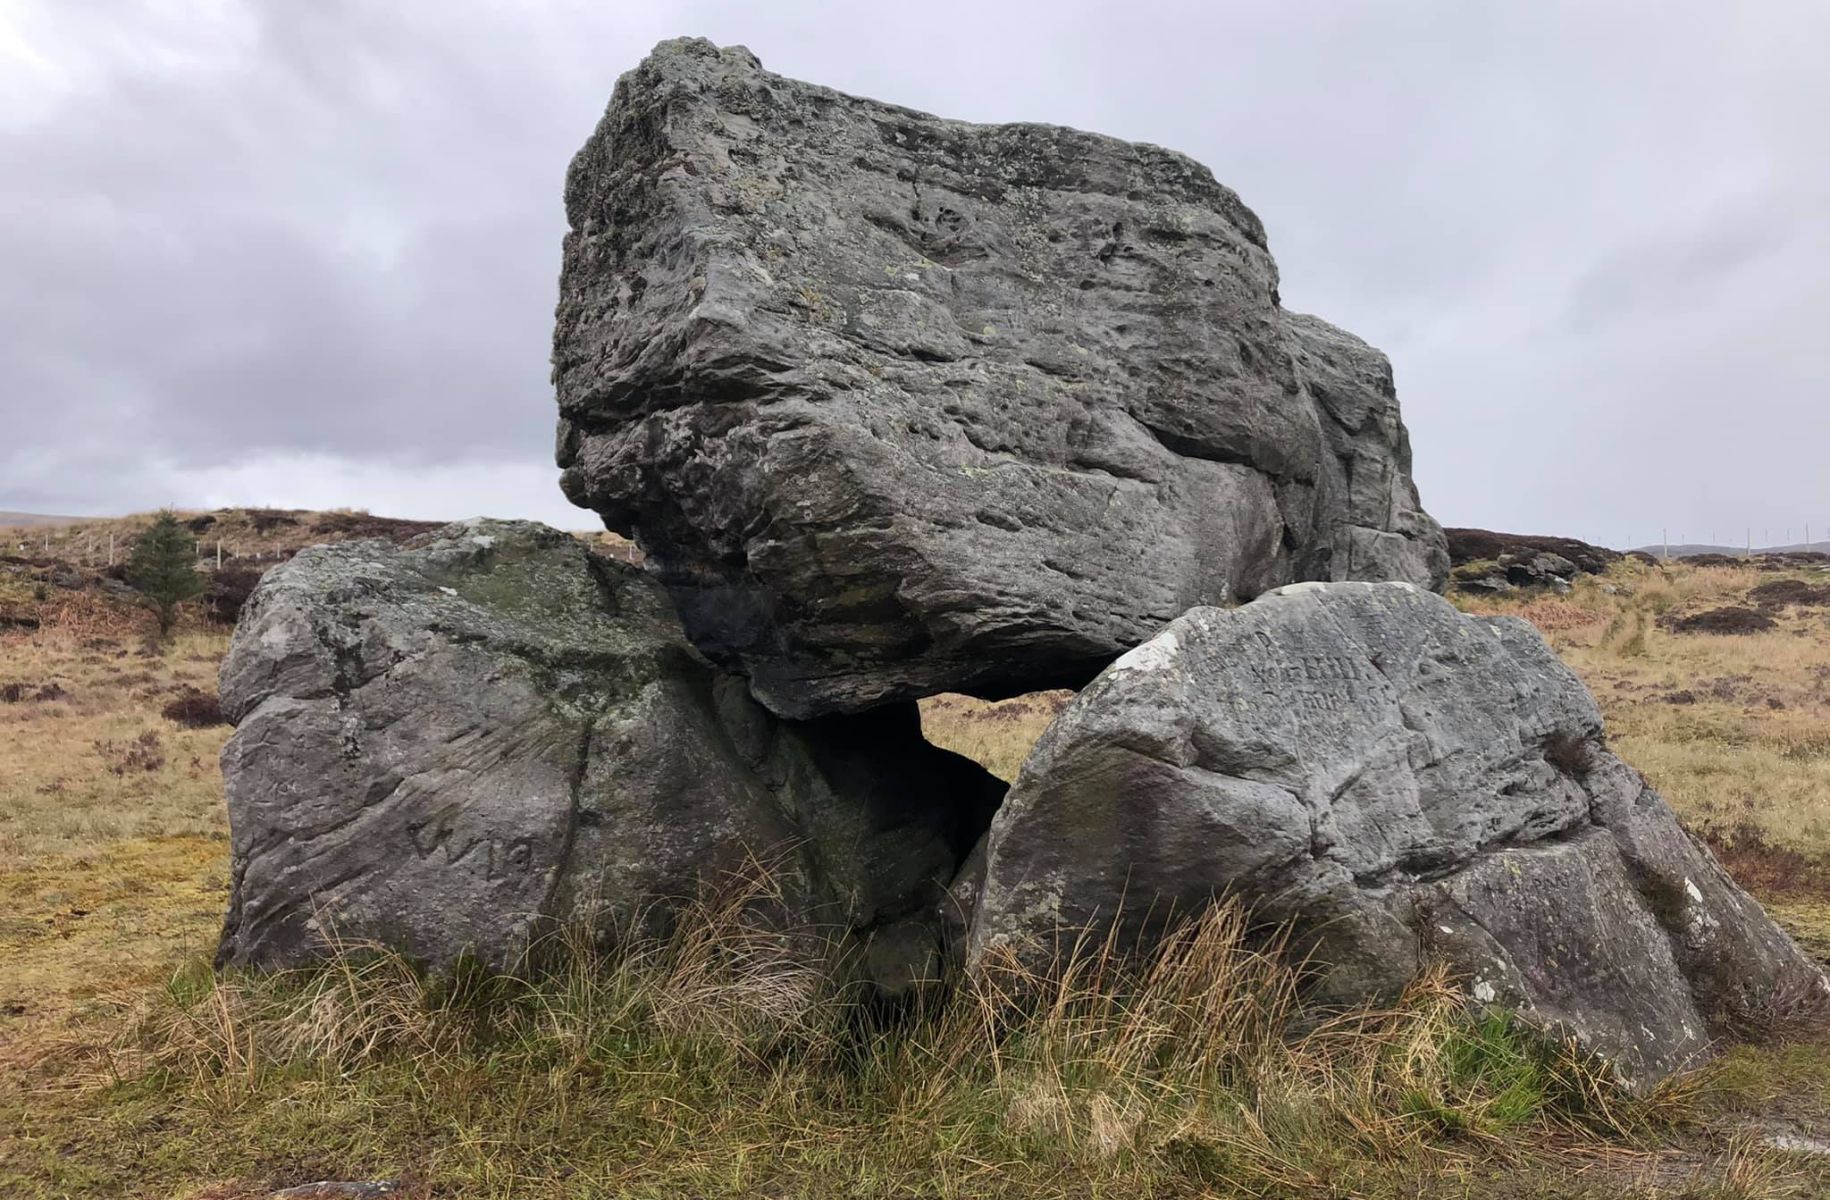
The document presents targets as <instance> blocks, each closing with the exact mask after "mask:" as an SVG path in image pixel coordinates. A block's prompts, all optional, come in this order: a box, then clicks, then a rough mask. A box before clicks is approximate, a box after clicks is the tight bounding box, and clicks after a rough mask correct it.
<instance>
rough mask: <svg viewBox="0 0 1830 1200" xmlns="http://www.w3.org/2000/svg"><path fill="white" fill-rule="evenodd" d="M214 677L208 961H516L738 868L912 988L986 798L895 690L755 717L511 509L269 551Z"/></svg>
mask: <svg viewBox="0 0 1830 1200" xmlns="http://www.w3.org/2000/svg"><path fill="white" fill-rule="evenodd" d="M221 697H222V704H223V710H224V712H225V713H226V714H227V715H228V716H229V717H230V718H231V719H232V720H233V721H235V722H236V724H237V729H236V731H235V735H234V736H233V737H232V738H231V739H230V741H229V744H228V746H227V747H226V748H225V750H224V751H223V760H222V761H223V777H224V784H225V787H226V790H227V794H228V804H229V817H230V825H231V831H232V842H233V846H232V850H233V867H232V899H231V905H230V911H229V915H228V920H227V923H226V927H225V930H224V933H223V939H222V945H221V948H220V951H219V962H220V963H222V964H237V965H242V964H257V965H269V966H271V965H285V964H293V963H299V962H304V961H309V960H311V959H313V958H316V957H318V956H319V955H321V954H323V953H325V951H326V950H327V949H328V948H329V946H330V944H331V941H332V940H333V938H336V937H341V938H347V939H364V940H375V941H379V942H382V943H384V944H387V945H389V946H392V947H394V948H396V949H399V950H401V951H403V952H405V953H407V954H409V955H411V956H413V957H414V958H417V959H420V960H423V961H425V962H427V963H428V964H431V965H433V966H438V967H442V966H448V965H450V964H452V963H453V962H455V961H456V960H458V959H459V958H460V957H461V956H464V955H466V954H469V955H474V956H475V957H476V958H477V959H478V960H480V961H481V962H483V963H485V964H487V965H489V966H491V967H497V968H502V967H509V966H513V965H515V964H516V963H517V962H519V961H520V959H521V957H522V956H523V954H524V953H525V951H526V950H527V948H528V946H529V945H530V943H531V942H532V940H533V939H535V938H536V937H537V936H538V934H539V933H540V932H541V931H542V930H543V929H545V928H547V927H550V926H551V925H553V924H555V923H559V922H584V923H595V924H598V925H600V926H601V927H603V928H604V929H605V930H606V931H608V930H609V929H611V928H612V927H613V926H617V925H619V924H620V923H623V922H627V921H628V920H630V919H631V918H632V916H633V915H634V914H636V913H637V912H638V911H648V910H652V911H653V912H654V913H656V914H664V913H665V912H666V911H667V909H668V906H669V904H670V903H672V902H675V901H678V900H682V899H686V898H688V897H690V896H693V895H695V894H698V893H700V892H701V891H702V890H703V887H704V886H705V885H707V884H708V883H713V882H715V881H716V880H717V879H718V878H719V877H720V876H722V875H727V874H734V873H739V872H741V871H743V870H745V869H747V867H748V866H749V863H750V860H751V859H752V858H754V859H756V860H759V861H763V862H766V863H768V864H770V865H772V866H773V867H774V868H775V871H776V884H777V886H778V887H779V888H780V890H781V897H780V906H781V910H782V911H781V913H780V914H779V915H780V919H782V920H783V921H784V922H789V923H792V924H793V925H795V926H810V925H821V926H830V927H833V928H836V929H838V930H840V931H844V932H846V933H847V934H848V936H852V937H855V938H856V939H857V940H858V941H859V943H860V945H861V948H862V949H864V950H865V951H866V952H867V954H866V957H868V959H869V961H870V963H871V965H872V967H873V969H874V970H877V971H879V972H880V973H881V978H882V979H883V980H884V981H885V982H886V983H887V984H888V985H890V986H892V987H897V986H904V985H906V984H907V983H909V982H911V981H913V980H914V979H916V978H917V977H920V976H924V975H928V976H931V975H932V974H933V970H932V964H933V961H934V959H935V957H936V956H937V955H938V954H939V953H940V945H941V942H940V939H941V937H942V929H941V923H940V920H941V918H940V905H941V903H942V900H943V899H944V896H945V889H946V886H947V884H948V883H949V881H950V880H951V879H952V877H953V876H954V874H955V873H956V871H957V868H958V866H959V863H960V862H961V860H962V859H963V858H964V856H965V854H966V852H967V851H968V850H970V848H971V847H972V845H973V844H974V842H975V841H976V840H977V838H978V837H979V836H980V835H981V833H982V832H983V830H984V828H985V826H986V824H987V822H988V821H989V819H990V814H991V811H992V810H993V808H995V806H996V804H997V802H998V799H999V797H1000V796H1001V794H1002V790H1003V787H1002V784H1000V783H999V782H998V781H997V780H996V779H994V778H993V777H992V776H991V775H990V774H989V773H987V772H985V771H984V770H983V769H982V768H979V767H978V766H976V765H975V764H972V763H970V762H969V761H967V760H966V759H963V758H960V757H959V756H957V755H953V754H950V753H948V752H946V751H943V750H940V749H938V748H936V747H933V746H930V745H928V744H927V743H926V742H925V741H923V740H922V738H921V732H920V724H919V720H920V718H919V714H917V713H916V711H915V710H914V706H913V705H894V706H888V707H885V708H883V709H879V710H876V711H873V712H871V713H867V714H863V715H860V716H849V717H848V716H835V717H829V718H824V719H821V720H818V721H812V722H806V723H800V724H795V723H789V722H784V721H782V720H780V719H778V718H776V717H774V716H772V715H771V714H769V713H768V712H767V711H765V710H764V709H763V708H762V707H761V706H760V705H758V704H756V703H755V702H754V701H753V700H751V699H750V697H749V694H748V692H747V690H746V689H745V687H744V686H743V683H742V681H741V680H738V679H735V678H733V677H731V676H728V675H725V674H723V673H721V672H719V671H717V670H716V669H715V668H713V667H712V666H710V665H709V664H708V663H706V662H705V661H704V659H703V658H702V657H701V656H700V655H699V654H698V653H697V652H696V651H695V650H693V649H692V647H691V646H690V644H689V643H688V642H687V641H686V640H685V637H684V635H683V634H682V633H681V631H680V627H679V622H678V620H677V618H676V617H675V616H674V614H673V610H672V608H671V607H670V605H669V603H668V600H667V597H666V595H665V593H664V592H663V591H662V590H661V588H660V587H659V586H658V585H657V584H656V583H654V581H653V580H651V579H649V578H648V577H647V576H645V575H644V574H642V572H641V571H639V570H637V569H635V568H633V567H629V566H626V565H624V564H622V563H618V562H614V561H611V560H608V559H605V558H600V557H597V556H594V555H591V554H589V553H588V552H587V551H586V550H585V548H584V547H583V545H582V544H581V543H579V542H578V541H577V540H576V539H574V538H571V537H569V536H567V535H565V534H562V533H558V532H556V531H554V530H550V529H547V528H545V527H543V526H538V525H531V524H526V523H512V522H483V521H476V522H466V523H462V524H458V525H453V526H449V527H447V528H445V529H443V530H440V531H439V532H437V533H436V534H432V535H427V536H425V537H422V538H419V539H416V540H415V541H413V542H410V543H408V545H407V546H406V547H405V548H400V547H396V546H394V545H391V544H389V543H386V542H351V543H343V544H339V545H334V546H319V547H314V548H312V549H310V550H307V551H304V552H303V553H301V554H299V555H298V556H297V557H295V558H294V559H292V560H291V561H290V562H288V563H286V564H284V565H282V566H279V567H276V568H274V569H273V570H272V571H270V572H269V573H268V574H267V575H266V577H265V578H264V579H263V580H262V582H261V584H260V587H259V588H258V589H257V590H256V592H255V593H254V595H253V597H252V598H251V599H250V601H249V603H248V606H247V609H246V611H245V612H244V613H243V615H242V618H241V622H240V624H239V625H238V626H237V628H236V631H235V638H234V642H233V644H232V646H231V648H230V651H229V654H228V657H227V658H226V659H225V661H224V663H223V667H222V677H221ZM891 929H893V930H894V935H893V937H887V938H885V939H884V940H883V942H882V944H881V945H878V944H876V943H877V941H878V934H879V932H880V931H883V930H891ZM924 938H925V942H924V940H923V939H924ZM896 954H900V955H903V956H904V957H903V958H902V959H900V960H896V959H895V958H894V956H895V955H896Z"/></svg>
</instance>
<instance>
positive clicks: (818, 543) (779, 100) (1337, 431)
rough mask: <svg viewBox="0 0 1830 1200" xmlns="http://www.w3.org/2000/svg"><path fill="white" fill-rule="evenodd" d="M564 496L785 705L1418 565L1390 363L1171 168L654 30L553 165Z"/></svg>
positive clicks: (1017, 684)
mask: <svg viewBox="0 0 1830 1200" xmlns="http://www.w3.org/2000/svg"><path fill="white" fill-rule="evenodd" d="M566 211H567V217H568V220H569V222H570V226H571V228H570V232H569V233H568V234H567V236H566V241H565V258H564V267H563V273H562V275H561V280H560V297H559V306H558V318H557V326H556V330H555V334H554V348H553V371H554V380H555V383H556V386H557V390H558V397H559V407H560V413H561V418H560V423H559V436H558V450H557V453H558V460H559V464H560V466H561V467H563V468H564V475H563V485H564V487H565V490H566V493H567V495H568V496H569V497H571V499H572V500H573V501H574V502H575V503H578V504H580V505H583V506H586V507H589V508H592V509H594V510H596V511H597V512H598V513H599V514H600V515H601V516H602V518H603V520H604V521H605V523H606V524H607V525H608V526H609V527H610V528H612V529H616V530H618V531H620V532H624V533H627V534H630V535H631V536H633V537H634V538H635V539H636V540H637V541H639V542H640V543H641V546H642V548H643V550H644V551H645V552H646V554H647V555H648V559H649V562H650V563H651V564H652V565H653V567H654V568H655V569H656V570H657V572H658V573H659V575H660V578H661V579H662V580H663V582H664V583H665V585H666V586H667V588H668V590H669V592H670V593H671V594H672V596H673V598H674V600H675V602H676V604H677V606H678V609H679V611H680V614H681V617H682V619H683V620H684V622H685V626H686V630H687V633H688V635H689V636H690V637H691V639H692V640H693V641H694V642H695V643H696V644H697V645H698V646H699V647H700V649H701V650H703V651H704V652H705V653H706V654H707V655H709V656H710V657H711V658H712V659H713V660H715V661H716V662H717V663H718V664H719V665H721V666H723V667H725V668H727V669H731V670H735V671H738V672H741V673H743V674H744V675H746V676H747V677H749V678H750V680H751V684H752V688H753V690H754V692H755V694H756V696H757V697H758V698H759V699H760V700H761V701H762V702H763V703H764V704H765V705H767V706H768V707H769V708H770V709H772V710H773V711H775V712H777V713H779V714H782V715H785V716H792V717H803V716H808V715H812V714H817V713H828V712H853V711H859V710H862V709H864V708H867V707H870V706H872V705H874V704H877V703H880V702H884V701H887V700H895V699H901V698H907V697H917V696H922V695H928V694H931V693H934V692H938V691H943V690H966V691H972V692H976V693H978V694H981V695H987V696H995V695H999V694H1006V693H1010V692H1016V691H1024V690H1029V689H1034V688H1040V687H1048V686H1056V685H1063V684H1071V685H1079V684H1082V683H1084V682H1086V680H1088V679H1090V678H1091V677H1092V676H1093V675H1094V674H1096V673H1097V672H1098V671H1099V670H1100V669H1101V668H1103V667H1104V666H1105V665H1106V664H1107V663H1109V662H1110V661H1111V660H1112V659H1113V658H1115V657H1116V656H1117V655H1119V654H1120V653H1122V652H1123V651H1125V650H1127V649H1129V648H1130V647H1131V646H1133V645H1136V644H1137V643H1138V642H1141V641H1143V640H1144V639H1145V638H1147V637H1149V636H1150V634H1151V633H1153V632H1154V631H1155V630H1156V629H1157V628H1159V627H1160V626H1161V625H1162V624H1163V623H1164V622H1166V621H1169V620H1171V619H1172V618H1174V617H1176V616H1178V615H1179V614H1180V613H1182V612H1183V611H1185V610H1186V609H1188V608H1189V607H1191V606H1195V605H1204V604H1221V603H1231V602H1236V601H1239V600H1245V599H1249V598H1251V597H1253V596H1256V595H1258V594H1259V593H1260V592H1263V591H1265V590H1266V589H1268V588H1271V587H1274V586H1277V585H1279V584H1283V583H1286V582H1289V581H1291V580H1297V579H1342V578H1364V579H1401V580H1407V581H1411V582H1415V583H1419V584H1423V585H1425V586H1440V584H1441V581H1442V578H1443V576H1444V573H1445V572H1446V570H1447V558H1446V552H1445V550H1444V547H1443V541H1442V535H1441V532H1440V530H1439V529H1438V528H1437V527H1436V525H1435V523H1434V522H1433V521H1431V520H1430V519H1429V518H1428V517H1427V516H1426V515H1424V513H1423V511H1422V510H1421V509H1420V508H1419V506H1418V502H1417V494H1416V490H1415V488H1414V487H1413V486H1412V484H1411V480H1410V474H1409V471H1410V462H1409V449H1408V446H1407V442H1406V436H1405V432H1404V427H1403V425H1402V423H1401V422H1400V420H1399V417H1398V408H1397V402H1396V399H1395V393H1394V391H1393V387H1392V380H1391V369H1390V366H1389V364H1387V362H1386V360H1385V359H1384V357H1383V356H1382V355H1380V354H1379V353H1378V352H1377V351H1376V350H1374V349H1372V348H1371V347H1369V346H1367V345H1366V344H1364V343H1363V342H1360V341H1358V340H1357V339H1355V338H1353V337H1351V336H1350V335H1348V334H1345V333H1343V332H1341V331H1340V330H1337V329H1334V328H1332V327H1331V326H1329V325H1327V324H1325V323H1324V322H1321V321H1318V320H1316V319H1314V318H1310V317H1299V316H1296V315H1294V314H1290V313H1286V312H1285V311H1284V310H1283V308H1282V307H1281V305H1280V303H1279V299H1278V290H1277V282H1278V281H1277V269H1276V266H1275V264H1274V263H1273V261H1272V259H1271V255H1270V252H1269V250H1268V249H1267V248H1266V241H1265V234H1264V229H1263V227H1262V226H1261V225H1260V224H1259V221H1258V218H1257V217H1256V216H1254V215H1253V214H1252V212H1251V210H1249V209H1248V208H1246V206H1245V205H1244V204H1243V203H1241V202H1240V200H1239V197H1238V196H1236V195H1235V194H1234V193H1233V192H1232V191H1230V190H1229V189H1227V188H1225V187H1223V186H1221V185H1220V184H1219V183H1217V182H1216V181H1215V180H1214V177H1213V175H1212V174H1211V173H1210V172H1209V171H1208V170H1207V169H1206V168H1205V167H1203V166H1201V165H1200V164H1198V163H1196V162H1193V161H1191V160H1190V159H1188V158H1185V157H1183V156H1182V155H1180V154H1176V153H1173V152H1171V151H1168V150H1164V149H1161V148H1158V147H1155V146H1149V145H1139V144H1133V143H1128V142H1122V141H1118V140H1115V139H1113V138H1108V137H1100V136H1096V135H1093V134H1087V133H1081V132H1077V131H1075V130H1071V129H1063V128H1058V127H1054V126H1048V125H970V124H965V123H962V122H958V121H948V120H942V119H939V118H936V117H932V116H928V115H925V114H922V113H918V112H913V111H910V110H908V109H904V108H897V107H894V106H892V105H888V104H881V103H877V102H874V101H870V100H863V99H859V98H856V97H853V96H847V95H843V94H841V93H839V92H835V91H831V90H828V89H826V88H821V87H815V86H812V85H809V84H805V83H800V82H796V81H794V80H789V79H784V78H782V77H781V76H778V75H773V74H770V73H768V72H766V71H764V70H763V69H762V67H761V65H760V64H759V63H758V62H757V60H756V59H755V58H754V57H753V56H751V55H750V53H749V52H748V51H746V50H743V49H742V48H726V49H720V48H718V47H715V46H713V45H711V44H710V43H708V42H705V41H699V40H680V41H673V42H667V43H663V44H662V45H661V46H660V47H658V48H657V49H656V50H655V52H654V53H653V55H651V56H650V57H649V58H648V59H647V60H646V61H644V62H643V63H642V64H641V65H640V66H639V67H638V68H637V69H635V70H634V71H632V72H630V73H629V74H627V75H625V76H624V77H623V78H622V79H621V81H620V82H619V83H618V84H617V87H616V91H615V94H614V96H613V98H612V100H611V102H610V106H609V109H608V111H607V112H606V114H605V115H604V118H603V120H602V122H601V123H600V124H599V126H598V128H597V131H596V132H595V133H594V134H593V135H592V137H591V139H590V140H589V142H588V143H587V144H586V145H585V147H584V148H583V149H582V150H581V151H580V152H579V154H578V156H577V158H576V159H575V160H574V161H573V163H572V167H571V170H570V172H569V174H568V177H567V182H566Z"/></svg>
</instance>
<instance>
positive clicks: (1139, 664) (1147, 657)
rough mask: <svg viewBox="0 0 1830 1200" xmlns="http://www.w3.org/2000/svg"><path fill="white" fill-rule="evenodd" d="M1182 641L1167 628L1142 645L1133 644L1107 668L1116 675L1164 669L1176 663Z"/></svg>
mask: <svg viewBox="0 0 1830 1200" xmlns="http://www.w3.org/2000/svg"><path fill="white" fill-rule="evenodd" d="M1181 648H1182V643H1181V640H1180V639H1178V638H1177V637H1176V635H1175V633H1174V632H1173V631H1171V630H1168V629H1165V630H1164V631H1163V632H1161V633H1159V634H1157V635H1156V636H1155V637H1153V638H1151V639H1150V640H1149V641H1147V642H1145V643H1144V644H1143V645H1141V646H1133V647H1132V648H1131V649H1130V650H1127V651H1126V652H1125V653H1124V654H1121V655H1120V656H1119V658H1118V661H1117V662H1115V663H1113V664H1112V665H1111V666H1110V667H1107V668H1106V670H1107V671H1108V672H1110V673H1112V674H1114V675H1116V674H1117V673H1119V672H1120V671H1163V670H1167V669H1168V668H1169V667H1171V666H1173V665H1175V660H1176V653H1177V652H1178V651H1179V650H1181Z"/></svg>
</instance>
